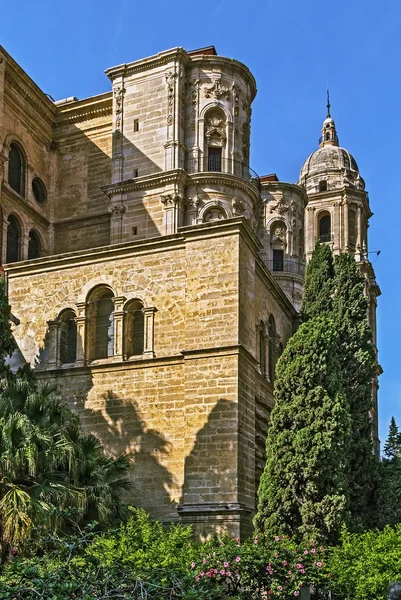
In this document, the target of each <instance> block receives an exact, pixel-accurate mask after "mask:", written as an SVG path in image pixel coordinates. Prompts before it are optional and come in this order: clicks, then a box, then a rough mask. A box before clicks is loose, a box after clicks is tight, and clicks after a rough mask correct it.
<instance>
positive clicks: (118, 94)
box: [114, 85, 125, 131]
mask: <svg viewBox="0 0 401 600" xmlns="http://www.w3.org/2000/svg"><path fill="white" fill-rule="evenodd" d="M124 94H125V89H124V87H123V86H121V85H117V86H116V87H115V88H114V102H115V108H114V112H115V115H116V126H115V128H116V130H117V131H120V130H121V121H122V113H123V100H124Z"/></svg>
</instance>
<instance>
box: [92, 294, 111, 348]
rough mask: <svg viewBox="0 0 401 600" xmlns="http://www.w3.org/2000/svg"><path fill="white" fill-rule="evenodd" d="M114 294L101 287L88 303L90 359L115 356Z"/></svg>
mask: <svg viewBox="0 0 401 600" xmlns="http://www.w3.org/2000/svg"><path fill="white" fill-rule="evenodd" d="M113 297H114V294H113V292H112V290H111V289H109V288H107V287H99V288H96V290H94V292H93V293H92V294H91V296H90V297H89V302H88V357H89V359H98V358H108V357H109V356H113V354H114V318H113V312H114V302H113Z"/></svg>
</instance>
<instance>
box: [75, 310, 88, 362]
mask: <svg viewBox="0 0 401 600" xmlns="http://www.w3.org/2000/svg"><path fill="white" fill-rule="evenodd" d="M76 306H77V310H78V316H77V317H75V323H76V324H77V353H76V360H75V365H76V366H77V367H83V366H84V365H85V358H86V357H85V351H86V323H87V318H86V309H87V306H88V305H87V303H86V302H77V304H76Z"/></svg>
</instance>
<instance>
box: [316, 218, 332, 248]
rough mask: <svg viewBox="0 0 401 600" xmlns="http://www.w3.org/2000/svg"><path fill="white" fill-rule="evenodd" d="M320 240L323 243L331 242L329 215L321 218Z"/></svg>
mask: <svg viewBox="0 0 401 600" xmlns="http://www.w3.org/2000/svg"><path fill="white" fill-rule="evenodd" d="M319 240H320V241H321V242H330V241H331V217H330V214H329V213H322V214H321V215H320V216H319Z"/></svg>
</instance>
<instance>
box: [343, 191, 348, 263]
mask: <svg viewBox="0 0 401 600" xmlns="http://www.w3.org/2000/svg"><path fill="white" fill-rule="evenodd" d="M348 249H349V203H348V201H347V200H344V250H345V251H346V252H348Z"/></svg>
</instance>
